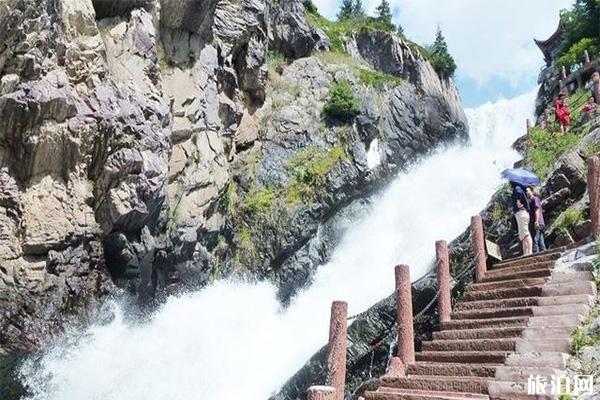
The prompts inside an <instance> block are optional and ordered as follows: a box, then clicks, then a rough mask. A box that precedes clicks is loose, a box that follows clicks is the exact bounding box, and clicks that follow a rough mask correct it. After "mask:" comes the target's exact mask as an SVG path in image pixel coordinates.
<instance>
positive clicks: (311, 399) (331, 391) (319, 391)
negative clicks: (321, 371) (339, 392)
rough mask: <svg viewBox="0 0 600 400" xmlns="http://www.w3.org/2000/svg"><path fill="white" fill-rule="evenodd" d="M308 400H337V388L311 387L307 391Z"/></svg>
mask: <svg viewBox="0 0 600 400" xmlns="http://www.w3.org/2000/svg"><path fill="white" fill-rule="evenodd" d="M306 398H307V399H308V400H335V388H332V387H331V386H311V387H309V388H308V390H307V391H306Z"/></svg>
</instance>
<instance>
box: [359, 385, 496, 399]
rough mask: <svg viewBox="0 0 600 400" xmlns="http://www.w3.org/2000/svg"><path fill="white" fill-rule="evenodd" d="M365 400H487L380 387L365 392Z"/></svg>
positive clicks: (474, 395) (476, 397) (469, 396)
mask: <svg viewBox="0 0 600 400" xmlns="http://www.w3.org/2000/svg"><path fill="white" fill-rule="evenodd" d="M365 399H366V400H489V399H490V398H489V396H487V395H484V394H478V393H477V394H476V393H458V392H446V391H444V392H440V391H431V390H414V389H397V388H388V387H382V388H380V389H378V390H377V391H376V392H365Z"/></svg>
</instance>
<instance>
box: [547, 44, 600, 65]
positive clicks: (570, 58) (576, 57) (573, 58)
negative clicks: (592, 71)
mask: <svg viewBox="0 0 600 400" xmlns="http://www.w3.org/2000/svg"><path fill="white" fill-rule="evenodd" d="M599 48H600V47H599V44H598V40H594V39H591V38H583V39H581V40H580V41H579V42H577V43H575V44H573V45H572V46H571V47H570V48H569V49H568V50H567V51H566V52H565V53H564V54H563V55H562V56H560V57H559V58H558V62H557V66H558V67H559V68H562V67H565V68H567V71H568V69H569V68H570V66H571V65H573V64H578V63H581V62H583V53H584V51H585V50H587V51H588V54H589V56H590V57H594V56H597V55H598V54H599V53H600V51H599V50H598V49H599Z"/></svg>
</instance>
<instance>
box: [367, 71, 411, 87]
mask: <svg viewBox="0 0 600 400" xmlns="http://www.w3.org/2000/svg"><path fill="white" fill-rule="evenodd" d="M358 79H359V81H360V83H362V84H363V85H365V86H371V87H374V88H377V89H384V88H385V87H387V86H392V87H394V86H398V85H399V84H400V82H402V79H401V78H399V77H397V76H394V75H390V74H386V73H385V72H379V71H374V70H371V69H368V68H360V69H359V70H358Z"/></svg>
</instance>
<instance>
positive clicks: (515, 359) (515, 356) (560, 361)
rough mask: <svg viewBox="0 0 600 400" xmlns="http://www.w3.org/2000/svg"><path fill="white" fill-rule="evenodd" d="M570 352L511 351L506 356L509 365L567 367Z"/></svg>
mask: <svg viewBox="0 0 600 400" xmlns="http://www.w3.org/2000/svg"><path fill="white" fill-rule="evenodd" d="M568 358H569V354H567V353H562V352H533V353H511V354H509V355H508V356H507V357H506V361H505V362H504V365H505V366H507V367H537V368H558V369H565V368H566V366H567V360H568Z"/></svg>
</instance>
